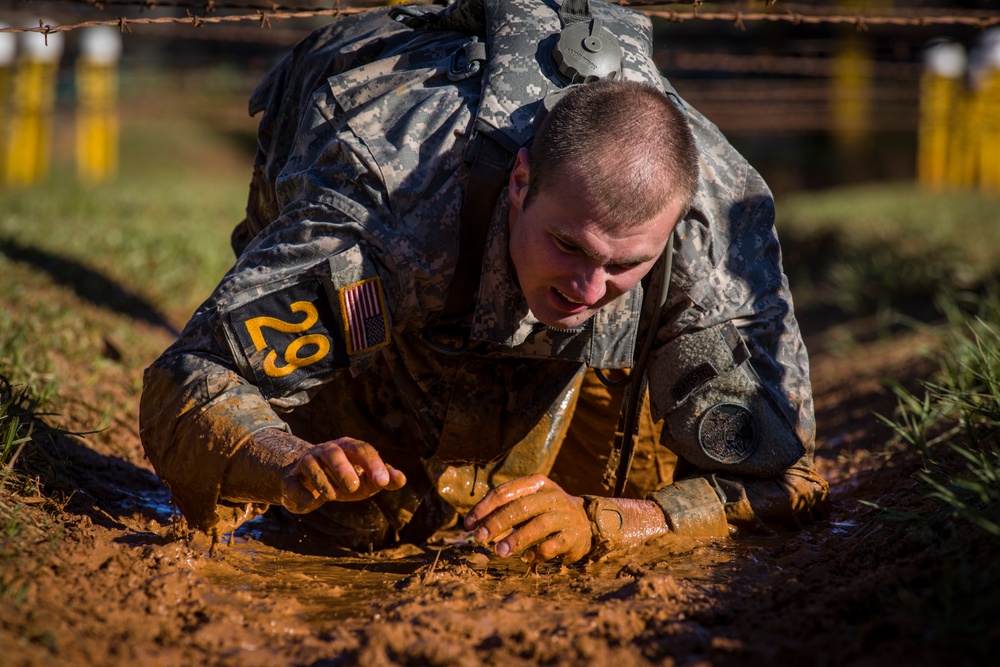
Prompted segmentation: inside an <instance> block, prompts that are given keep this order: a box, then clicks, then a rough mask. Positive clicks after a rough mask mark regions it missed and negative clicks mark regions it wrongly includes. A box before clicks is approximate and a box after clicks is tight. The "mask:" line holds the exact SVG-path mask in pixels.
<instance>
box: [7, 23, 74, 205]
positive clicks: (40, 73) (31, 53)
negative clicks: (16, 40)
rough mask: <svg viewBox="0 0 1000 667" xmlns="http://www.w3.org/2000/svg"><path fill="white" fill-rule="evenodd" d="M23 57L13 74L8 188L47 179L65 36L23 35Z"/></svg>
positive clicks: (8, 149)
mask: <svg viewBox="0 0 1000 667" xmlns="http://www.w3.org/2000/svg"><path fill="white" fill-rule="evenodd" d="M21 51H22V53H21V55H19V57H18V59H17V65H16V70H15V72H14V86H13V98H12V100H11V112H12V113H11V119H10V134H9V135H8V136H9V142H8V147H7V170H6V174H5V180H6V182H7V184H8V185H13V186H20V185H30V184H32V183H35V182H37V181H39V180H42V179H43V178H45V177H47V176H48V173H49V163H50V161H51V153H52V115H53V110H54V107H55V91H56V72H57V70H58V67H59V57H60V56H61V55H62V34H61V33H52V34H50V35H48V39H47V40H46V36H45V35H43V34H41V33H38V32H24V33H21Z"/></svg>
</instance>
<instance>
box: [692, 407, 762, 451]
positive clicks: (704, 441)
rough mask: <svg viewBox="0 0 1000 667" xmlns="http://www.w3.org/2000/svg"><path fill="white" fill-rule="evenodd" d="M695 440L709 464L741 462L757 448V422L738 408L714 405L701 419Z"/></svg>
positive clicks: (743, 408)
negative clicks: (709, 461)
mask: <svg viewBox="0 0 1000 667" xmlns="http://www.w3.org/2000/svg"><path fill="white" fill-rule="evenodd" d="M698 441H699V442H700V443H701V449H702V451H704V452H705V454H706V455H707V456H708V458H710V459H712V460H713V461H718V462H719V463H739V462H740V461H745V460H746V459H748V458H749V457H750V455H751V454H753V452H754V450H755V449H756V448H757V420H756V419H754V416H753V413H751V412H750V411H749V410H747V409H746V408H745V407H743V406H742V405H737V404H736V403H717V404H716V405H713V406H712V407H710V408H709V409H708V411H707V412H706V413H705V416H704V417H702V418H701V426H699V427H698Z"/></svg>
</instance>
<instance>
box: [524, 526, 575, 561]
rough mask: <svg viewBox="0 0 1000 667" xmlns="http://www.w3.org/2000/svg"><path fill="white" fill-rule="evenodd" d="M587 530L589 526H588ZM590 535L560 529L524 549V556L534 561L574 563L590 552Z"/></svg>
mask: <svg viewBox="0 0 1000 667" xmlns="http://www.w3.org/2000/svg"><path fill="white" fill-rule="evenodd" d="M588 530H589V526H588ZM591 540H592V537H591V536H590V534H589V533H588V534H586V535H576V534H574V533H572V532H571V531H568V530H560V531H559V532H558V533H556V534H555V535H550V536H549V537H548V538H547V539H545V540H543V541H541V542H540V543H538V544H536V545H535V546H533V547H530V548H528V549H526V550H525V554H524V555H525V556H526V557H530V558H531V560H533V561H534V562H536V563H543V562H545V561H550V560H556V559H557V558H558V559H560V560H562V561H563V562H564V563H575V562H576V561H578V560H580V559H581V558H583V557H584V556H586V555H587V554H588V553H589V552H590V546H591Z"/></svg>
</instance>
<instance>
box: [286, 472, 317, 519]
mask: <svg viewBox="0 0 1000 667" xmlns="http://www.w3.org/2000/svg"><path fill="white" fill-rule="evenodd" d="M324 502H325V501H324V499H323V498H322V497H320V496H318V495H316V494H315V493H314V491H313V490H312V489H307V488H306V487H305V486H304V485H303V484H302V483H301V482H300V481H299V480H298V478H297V477H296V476H294V475H291V476H289V478H288V479H287V481H286V482H285V486H284V489H283V491H282V498H281V505H282V506H283V507H284V508H285V509H287V510H288V511H289V512H292V513H293V514H305V513H307V512H311V511H313V510H314V509H316V508H317V507H319V506H320V505H322V504H323V503H324Z"/></svg>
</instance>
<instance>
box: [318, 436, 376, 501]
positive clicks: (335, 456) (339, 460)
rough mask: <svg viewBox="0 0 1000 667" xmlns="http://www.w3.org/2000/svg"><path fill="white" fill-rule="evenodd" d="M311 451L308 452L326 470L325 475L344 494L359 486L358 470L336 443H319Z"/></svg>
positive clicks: (352, 491) (353, 490)
mask: <svg viewBox="0 0 1000 667" xmlns="http://www.w3.org/2000/svg"><path fill="white" fill-rule="evenodd" d="M316 450H319V451H316ZM313 451H314V452H316V453H315V454H312V452H310V454H311V455H314V456H315V457H316V459H317V460H318V461H319V463H320V465H321V466H322V467H323V469H324V470H325V471H326V475H327V477H328V478H329V479H330V480H332V481H333V482H334V483H336V484H337V487H338V488H339V489H341V490H342V491H343V493H344V494H348V495H349V494H352V493H354V492H355V491H357V490H358V487H359V486H361V479H360V477H359V474H358V472H357V471H356V470H355V469H354V463H352V462H351V461H350V460H349V459H348V458H347V454H345V453H344V450H342V449H341V448H340V447H338V446H336V445H332V446H326V445H321V446H319V447H316V448H315V449H314V450H313ZM363 472H364V471H362V474H363ZM331 500H332V499H331Z"/></svg>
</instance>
